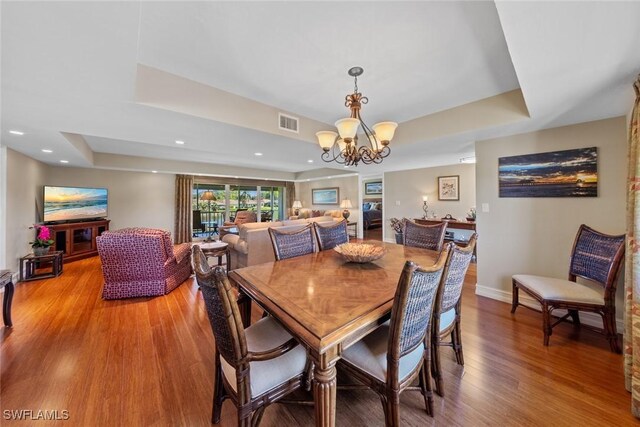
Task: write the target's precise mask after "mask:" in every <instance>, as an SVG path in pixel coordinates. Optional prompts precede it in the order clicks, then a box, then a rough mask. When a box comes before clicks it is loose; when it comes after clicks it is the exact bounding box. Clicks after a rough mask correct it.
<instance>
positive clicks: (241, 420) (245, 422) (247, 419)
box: [238, 411, 251, 427]
mask: <svg viewBox="0 0 640 427" xmlns="http://www.w3.org/2000/svg"><path fill="white" fill-rule="evenodd" d="M238 427H251V414H246V415H241V414H240V411H238Z"/></svg>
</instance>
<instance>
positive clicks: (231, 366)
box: [194, 246, 307, 427]
mask: <svg viewBox="0 0 640 427" xmlns="http://www.w3.org/2000/svg"><path fill="white" fill-rule="evenodd" d="M194 254H195V256H194V258H195V259H194V261H195V271H196V279H197V281H198V284H199V285H200V288H201V289H202V296H203V298H204V302H205V307H206V309H207V314H208V316H209V322H210V323H211V329H212V330H213V335H214V338H215V347H216V348H215V356H214V366H215V367H214V394H213V410H212V415H211V421H212V422H213V423H214V424H218V423H219V422H220V416H221V411H222V403H223V402H224V400H225V399H227V398H230V399H231V400H232V401H233V402H234V404H235V406H236V409H237V411H238V425H239V426H243V427H244V426H246V427H248V426H250V425H251V426H257V425H258V424H259V423H260V420H261V419H262V415H263V413H264V409H265V408H266V406H267V405H269V404H270V403H273V402H276V401H278V400H280V399H281V398H282V397H284V396H286V395H287V394H288V393H290V392H292V391H294V390H296V389H298V388H300V387H302V386H303V385H304V384H305V372H306V371H307V353H306V351H305V349H304V348H303V347H302V346H300V345H299V344H298V343H297V341H296V340H295V339H293V337H292V336H291V335H290V334H289V333H288V332H287V331H286V330H285V329H284V328H282V326H280V324H279V323H278V322H277V321H276V320H274V318H273V317H265V318H263V319H261V320H259V321H258V322H256V323H254V324H253V325H251V326H249V327H247V328H246V329H245V328H244V326H243V324H242V321H241V318H240V311H239V308H238V303H237V301H236V298H235V294H234V293H233V291H232V289H231V285H230V284H229V281H228V280H227V276H226V273H225V271H224V270H223V269H222V268H221V267H216V268H215V269H213V270H212V269H211V268H210V267H209V265H208V264H207V259H206V257H205V256H204V254H203V253H202V250H201V249H200V247H199V246H194Z"/></svg>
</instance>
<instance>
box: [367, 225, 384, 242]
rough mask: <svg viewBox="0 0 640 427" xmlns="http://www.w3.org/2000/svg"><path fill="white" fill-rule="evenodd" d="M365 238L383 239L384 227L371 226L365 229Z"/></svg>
mask: <svg viewBox="0 0 640 427" xmlns="http://www.w3.org/2000/svg"><path fill="white" fill-rule="evenodd" d="M363 232H364V239H366V240H382V227H375V228H370V229H368V230H366V229H365V230H363Z"/></svg>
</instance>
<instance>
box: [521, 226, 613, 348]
mask: <svg viewBox="0 0 640 427" xmlns="http://www.w3.org/2000/svg"><path fill="white" fill-rule="evenodd" d="M624 245H625V235H624V234H621V235H617V236H614V235H609V234H604V233H600V232H598V231H596V230H594V229H593V228H591V227H588V226H586V225H584V224H582V225H581V226H580V228H579V229H578V234H577V235H576V239H575V241H574V244H573V250H572V251H571V261H570V264H569V280H562V279H557V278H552V277H543V276H533V275H528V274H516V275H514V276H513V277H512V285H513V287H512V298H513V299H512V305H511V313H515V311H516V308H518V305H523V304H522V303H520V301H519V296H518V292H519V291H524V292H525V293H526V294H528V295H530V296H531V297H533V298H534V299H535V300H536V301H538V302H539V303H540V305H541V306H542V331H543V333H544V345H545V346H548V345H549V337H550V336H551V333H552V328H553V327H554V326H556V325H557V324H558V323H560V322H563V321H565V320H567V319H568V318H569V317H571V319H572V321H573V324H574V325H576V326H578V325H580V317H579V313H578V312H579V311H588V312H593V313H597V314H599V315H600V316H602V322H603V325H604V328H603V329H602V330H600V332H602V333H604V334H605V336H606V337H607V339H608V340H609V345H610V346H611V351H613V352H614V353H620V352H621V348H620V344H619V342H618V332H617V329H616V306H615V300H616V283H617V278H618V272H619V271H620V266H621V263H622V260H623V258H624V250H625V248H624ZM577 278H582V279H587V280H589V281H591V282H594V283H597V284H598V285H600V286H602V287H603V291H600V290H599V289H598V290H596V289H594V288H592V287H590V286H587V285H586V284H582V283H577V282H576V280H577ZM525 307H526V306H525ZM556 309H565V310H567V314H565V315H564V316H562V317H561V318H559V319H558V320H557V321H556V322H554V323H553V324H552V323H551V312H552V311H553V310H556Z"/></svg>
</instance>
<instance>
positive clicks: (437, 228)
mask: <svg viewBox="0 0 640 427" xmlns="http://www.w3.org/2000/svg"><path fill="white" fill-rule="evenodd" d="M446 229H447V223H446V222H442V223H440V224H436V225H420V224H416V223H415V222H413V221H409V220H407V221H404V225H403V226H402V236H403V243H404V245H405V246H414V247H417V248H424V249H431V250H432V251H439V250H441V249H442V243H443V242H444V233H445V231H446Z"/></svg>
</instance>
